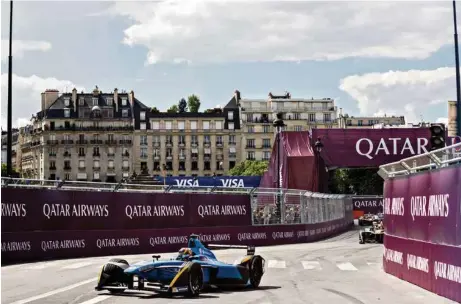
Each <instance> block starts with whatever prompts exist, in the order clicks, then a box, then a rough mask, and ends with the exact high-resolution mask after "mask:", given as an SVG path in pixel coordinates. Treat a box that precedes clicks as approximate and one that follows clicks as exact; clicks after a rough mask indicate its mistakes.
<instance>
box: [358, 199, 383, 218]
mask: <svg viewBox="0 0 461 304" xmlns="http://www.w3.org/2000/svg"><path fill="white" fill-rule="evenodd" d="M352 204H353V208H354V211H362V212H363V213H365V214H366V213H371V214H378V213H382V212H383V197H382V196H354V197H352Z"/></svg>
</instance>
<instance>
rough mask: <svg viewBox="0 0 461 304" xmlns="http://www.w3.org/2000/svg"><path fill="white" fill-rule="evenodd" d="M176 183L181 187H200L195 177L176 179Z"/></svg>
mask: <svg viewBox="0 0 461 304" xmlns="http://www.w3.org/2000/svg"><path fill="white" fill-rule="evenodd" d="M175 181H176V185H177V186H179V187H198V186H199V183H198V180H193V179H176V180H175Z"/></svg>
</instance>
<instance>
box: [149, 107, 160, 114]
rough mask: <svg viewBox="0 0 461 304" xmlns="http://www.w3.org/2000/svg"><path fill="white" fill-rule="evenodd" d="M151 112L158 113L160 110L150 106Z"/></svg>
mask: <svg viewBox="0 0 461 304" xmlns="http://www.w3.org/2000/svg"><path fill="white" fill-rule="evenodd" d="M150 111H151V112H152V113H160V110H159V109H157V107H152V109H151V110H150Z"/></svg>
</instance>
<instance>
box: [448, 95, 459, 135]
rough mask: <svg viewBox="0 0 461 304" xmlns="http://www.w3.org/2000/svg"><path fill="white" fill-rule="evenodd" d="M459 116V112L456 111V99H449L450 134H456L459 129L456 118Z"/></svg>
mask: <svg viewBox="0 0 461 304" xmlns="http://www.w3.org/2000/svg"><path fill="white" fill-rule="evenodd" d="M457 118H458V113H457V111H456V101H452V100H450V101H448V136H453V137H454V136H456V135H457V133H458V132H457V131H458V126H457V125H456V120H457Z"/></svg>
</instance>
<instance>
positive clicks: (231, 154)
mask: <svg viewBox="0 0 461 304" xmlns="http://www.w3.org/2000/svg"><path fill="white" fill-rule="evenodd" d="M229 158H237V153H229Z"/></svg>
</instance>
